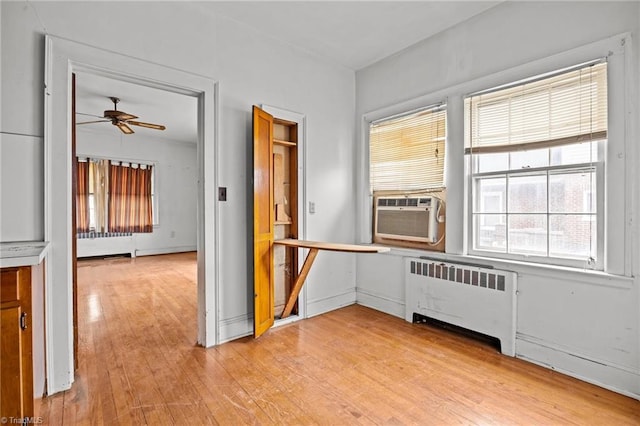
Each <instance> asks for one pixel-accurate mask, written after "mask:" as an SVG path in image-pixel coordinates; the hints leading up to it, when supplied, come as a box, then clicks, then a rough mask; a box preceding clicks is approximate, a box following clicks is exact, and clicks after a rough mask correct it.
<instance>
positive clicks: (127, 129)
mask: <svg viewBox="0 0 640 426" xmlns="http://www.w3.org/2000/svg"><path fill="white" fill-rule="evenodd" d="M116 126H118V129H120V130H122V133H124V134H125V135H130V134H132V133H135V132H134V131H133V129H132V128H131V127H129V126H127V124H126V123H123V122H118V123H116Z"/></svg>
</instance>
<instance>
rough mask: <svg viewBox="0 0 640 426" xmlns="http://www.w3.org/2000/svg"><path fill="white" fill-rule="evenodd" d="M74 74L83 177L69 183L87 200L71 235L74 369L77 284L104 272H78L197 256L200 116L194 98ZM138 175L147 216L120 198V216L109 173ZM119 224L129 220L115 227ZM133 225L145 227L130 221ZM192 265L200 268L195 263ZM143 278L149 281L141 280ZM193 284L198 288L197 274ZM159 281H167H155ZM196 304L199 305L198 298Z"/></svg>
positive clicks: (82, 321) (141, 205) (74, 211)
mask: <svg viewBox="0 0 640 426" xmlns="http://www.w3.org/2000/svg"><path fill="white" fill-rule="evenodd" d="M73 76H74V77H75V78H74V90H73V91H72V94H73V96H74V99H73V105H74V106H75V107H74V111H73V112H74V114H75V115H74V116H75V126H74V127H73V131H74V132H75V133H74V136H75V137H74V138H72V144H73V146H72V150H74V151H72V156H71V161H72V162H75V161H76V160H77V161H78V166H77V167H76V168H77V169H78V173H74V174H73V176H74V178H73V181H72V184H73V185H76V188H75V189H74V191H75V190H77V188H78V186H79V185H78V182H82V185H80V186H81V187H82V189H83V190H82V195H83V196H82V197H80V198H74V199H77V200H78V201H77V203H76V204H77V206H79V207H80V208H79V209H78V208H76V209H73V208H72V211H71V213H72V214H74V215H76V217H74V218H72V224H76V225H72V231H74V230H75V231H76V232H75V233H74V235H73V236H72V239H73V240H72V242H73V243H75V246H76V249H75V250H74V253H75V256H76V259H77V261H76V262H73V268H74V270H73V274H74V275H73V276H74V286H73V296H74V359H75V367H76V369H77V368H78V361H79V357H78V346H79V345H78V342H79V334H78V324H86V321H85V320H86V318H82V315H81V314H80V313H82V312H86V309H80V310H79V309H78V308H79V306H78V305H82V306H84V305H85V304H86V301H84V300H82V299H79V291H78V285H84V287H85V289H91V288H92V287H93V286H90V285H89V286H88V282H87V280H89V282H92V281H94V280H96V279H99V278H100V277H95V276H93V275H92V274H88V271H93V270H100V268H97V269H96V268H94V267H91V268H84V269H83V271H84V274H78V272H79V271H78V268H79V267H80V268H81V267H83V266H86V265H88V264H92V265H94V266H95V267H97V265H99V263H100V262H95V261H94V262H87V261H86V259H87V258H101V259H105V260H104V261H105V262H108V261H107V260H106V258H110V259H111V258H113V257H119V258H122V257H131V258H136V257H138V256H145V255H162V254H168V253H179V252H197V245H196V243H197V241H196V237H197V229H196V228H197V217H196V211H197V164H198V161H197V152H196V151H197V150H196V148H197V139H198V132H197V128H198V125H197V117H198V114H197V98H195V97H192V96H187V95H182V94H177V93H173V92H169V91H166V90H161V89H156V88H151V87H147V86H144V85H140V84H137V83H136V82H134V81H131V82H125V81H121V80H117V79H112V78H109V77H105V76H101V75H97V74H95V73H87V72H78V73H74V74H73ZM115 112H117V113H118V114H116V113H115ZM104 117H107V119H105V118H104ZM111 117H116V119H115V120H113V119H112V118H111ZM73 141H75V143H73ZM80 166H82V167H80ZM136 169H137V170H139V171H140V170H147V171H148V172H147V173H144V175H145V176H147V178H148V180H147V181H146V183H147V185H148V186H149V187H150V188H149V189H150V191H149V192H146V191H145V193H146V194H147V195H146V197H145V201H144V202H134V203H133V204H136V205H138V204H139V206H138V207H139V208H140V209H145V210H146V209H147V208H149V207H150V214H147V215H145V214H134V213H132V210H133V209H134V207H133V204H132V202H131V201H127V200H130V199H131V200H133V199H134V198H133V196H132V195H130V196H127V199H126V200H125V199H124V198H122V200H123V201H122V203H119V205H120V206H121V207H122V208H123V209H127V210H126V211H125V210H122V211H121V213H122V214H121V215H118V214H116V213H115V210H114V211H111V210H112V208H114V207H115V206H116V205H115V204H114V205H113V206H111V207H109V206H110V201H109V200H110V199H111V196H110V194H111V193H113V192H114V191H112V189H113V188H114V187H117V185H116V183H115V182H114V181H113V180H112V179H111V178H110V174H111V173H110V170H119V171H121V172H123V174H122V176H123V178H124V177H127V176H131V177H133V176H138V175H139V173H137V172H136ZM133 173H135V174H133ZM136 181H137V180H136ZM120 182H122V183H124V181H120ZM126 182H127V185H126V187H131V189H133V187H132V186H130V185H131V183H132V182H131V181H130V180H129V179H128V178H127V179H126ZM147 185H144V186H147ZM138 189H139V188H138ZM129 197H131V198H129ZM72 201H74V200H73V199H72ZM112 201H113V200H112ZM136 210H137V209H136ZM78 212H81V213H80V214H78ZM112 216H113V218H112ZM116 218H118V219H119V218H122V219H124V220H123V221H120V220H117V221H116V220H114V219H116ZM130 218H131V219H130ZM131 220H133V221H135V222H138V221H140V222H143V223H130V221H131ZM116 222H121V223H116ZM134 230H135V232H133V231H134ZM128 231H131V232H128ZM83 259H84V260H83ZM192 259H193V262H194V265H196V263H197V260H196V259H197V258H196V257H193V258H192ZM113 260H114V259H111V261H113ZM122 261H123V262H131V261H130V260H126V259H122ZM194 269H195V268H194ZM141 270H142V271H144V270H145V269H141ZM138 276H139V277H140V279H142V280H144V279H145V276H144V275H138ZM78 277H79V278H78ZM79 281H80V282H79ZM82 281H85V282H82ZM193 281H194V283H195V282H196V278H195V276H194V277H193ZM161 283H162V280H160V281H158V284H161ZM151 288H154V287H153V286H152V287H151ZM91 291H93V290H89V293H91ZM193 298H194V300H193V302H194V303H193V305H194V306H195V305H196V304H195V298H196V295H195V293H194V294H193ZM94 302H95V301H94ZM93 305H95V303H93V304H92V306H93ZM90 316H91V315H90ZM92 316H95V312H94V313H93V314H92ZM132 326H135V324H132Z"/></svg>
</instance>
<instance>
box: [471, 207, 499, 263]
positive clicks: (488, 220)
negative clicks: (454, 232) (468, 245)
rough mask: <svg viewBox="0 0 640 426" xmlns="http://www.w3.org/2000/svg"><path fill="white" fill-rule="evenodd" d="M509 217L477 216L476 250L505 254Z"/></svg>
mask: <svg viewBox="0 0 640 426" xmlns="http://www.w3.org/2000/svg"><path fill="white" fill-rule="evenodd" d="M506 223H507V216H506V215H503V214H477V215H475V224H474V228H475V231H476V232H475V235H474V248H476V249H480V250H493V251H500V252H503V253H504V252H505V251H506V249H507V244H506V241H507V238H506V233H505V230H506Z"/></svg>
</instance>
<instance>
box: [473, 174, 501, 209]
mask: <svg viewBox="0 0 640 426" xmlns="http://www.w3.org/2000/svg"><path fill="white" fill-rule="evenodd" d="M476 185H477V187H476V192H475V194H476V203H475V211H476V212H478V213H505V212H506V199H507V197H506V189H507V179H506V178H504V177H500V178H485V179H478V180H477V181H476Z"/></svg>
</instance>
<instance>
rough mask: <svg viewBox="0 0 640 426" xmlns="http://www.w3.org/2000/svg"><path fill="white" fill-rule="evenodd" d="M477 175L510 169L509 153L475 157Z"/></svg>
mask: <svg viewBox="0 0 640 426" xmlns="http://www.w3.org/2000/svg"><path fill="white" fill-rule="evenodd" d="M473 158H474V159H475V170H476V173H486V172H495V171H500V170H508V169H509V153H507V152H505V153H502V154H478V155H474V156H473Z"/></svg>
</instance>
